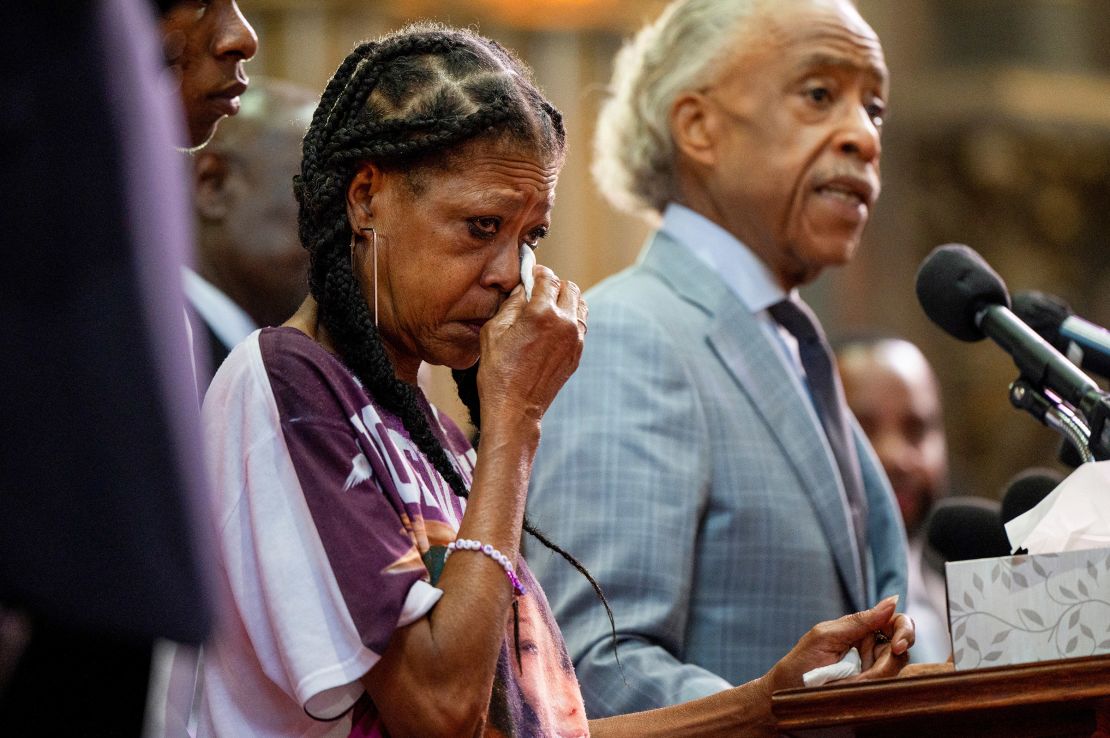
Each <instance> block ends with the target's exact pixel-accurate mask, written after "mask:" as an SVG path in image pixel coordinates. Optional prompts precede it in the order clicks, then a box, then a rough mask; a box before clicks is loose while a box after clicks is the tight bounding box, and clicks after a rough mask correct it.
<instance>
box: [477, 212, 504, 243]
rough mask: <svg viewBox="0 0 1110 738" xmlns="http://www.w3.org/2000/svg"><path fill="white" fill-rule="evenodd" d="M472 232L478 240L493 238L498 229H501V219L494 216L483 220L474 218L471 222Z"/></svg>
mask: <svg viewBox="0 0 1110 738" xmlns="http://www.w3.org/2000/svg"><path fill="white" fill-rule="evenodd" d="M469 227H470V232H471V233H472V234H473V235H474V236H476V237H478V238H493V237H494V236H496V235H497V229H498V228H500V227H501V219H500V218H495V217H493V216H492V215H487V216H483V217H481V218H472V219H471V220H470V221H469Z"/></svg>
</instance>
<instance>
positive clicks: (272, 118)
mask: <svg viewBox="0 0 1110 738" xmlns="http://www.w3.org/2000/svg"><path fill="white" fill-rule="evenodd" d="M316 99H317V96H316V95H315V94H314V93H313V92H312V91H311V90H308V89H307V88H304V87H301V86H299V85H295V84H293V83H290V82H284V81H281V80H276V79H264V78H262V79H260V78H256V79H254V80H253V81H252V82H251V86H250V89H248V90H247V91H246V92H245V93H243V95H242V97H241V103H240V109H239V114H238V115H236V116H235V117H233V118H230V119H228V120H226V121H224V122H223V123H222V124H221V125H220V128H219V131H218V132H217V133H216V135H215V136H213V137H212V139H211V140H210V141H209V142H208V143H207V145H205V146H204V148H202V149H201V150H199V151H197V152H196V154H194V156H193V173H194V177H195V191H194V196H193V203H194V210H195V212H196V228H197V251H196V254H197V256H196V271H193V270H192V269H186V270H185V272H184V279H185V295H186V297H187V298H188V300H189V303H190V305H191V306H192V308H193V312H194V316H191V317H195V318H196V320H194V322H193V336H194V340H195V341H196V344H197V349H198V350H200V351H202V352H207V353H208V354H209V357H208V358H209V359H210V362H211V366H212V369H213V371H214V370H215V369H217V368H218V367H219V366H220V364H221V363H222V362H223V360H224V358H225V357H226V356H227V354H228V352H229V351H230V350H231V349H232V348H233V347H234V346H235V345H236V344H237V343H239V342H240V341H242V340H243V339H244V338H246V337H247V336H248V335H249V334H250V333H251V331H253V330H255V329H256V328H258V327H259V326H266V325H280V324H281V323H282V322H283V321H285V320H286V319H288V318H289V316H291V315H292V314H293V313H294V312H296V310H297V307H298V306H299V305H300V304H301V302H303V301H304V298H305V295H306V294H307V293H308V282H307V280H306V278H305V274H306V271H307V269H308V252H306V251H305V250H304V249H303V248H301V243H300V240H299V239H298V238H297V202H296V200H294V199H293V193H292V192H291V190H290V185H289V183H290V182H291V181H292V178H293V175H294V174H295V173H296V172H297V170H298V168H299V166H300V161H301V152H300V147H301V139H302V138H303V137H304V132H305V131H306V130H307V129H308V124H309V121H310V120H311V118H312V111H313V109H314V108H315V107H316ZM206 363H207V362H206Z"/></svg>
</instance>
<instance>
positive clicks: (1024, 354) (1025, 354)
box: [916, 244, 1110, 459]
mask: <svg viewBox="0 0 1110 738" xmlns="http://www.w3.org/2000/svg"><path fill="white" fill-rule="evenodd" d="M916 290H917V299H918V301H919V302H920V303H921V307H922V308H923V309H924V310H925V314H926V315H928V316H929V318H930V319H931V320H932V321H933V322H934V323H936V324H937V325H939V326H940V327H941V328H943V329H944V330H945V331H947V332H948V333H950V334H951V335H953V336H954V337H956V338H958V339H960V340H961V341H979V340H982V339H983V338H984V337H990V339H991V340H992V341H994V342H995V343H997V344H998V345H999V346H1001V347H1002V348H1003V350H1005V351H1006V352H1007V353H1008V354H1010V357H1011V358H1012V359H1013V360H1014V364H1016V365H1017V367H1018V370H1019V371H1020V372H1021V376H1020V377H1019V379H1018V382H1015V385H1019V384H1021V383H1022V382H1027V383H1031V384H1032V385H1033V388H1034V389H1042V388H1043V389H1046V390H1051V391H1052V393H1054V394H1055V395H1058V396H1059V397H1060V398H1062V399H1063V400H1065V401H1066V402H1068V403H1070V404H1071V405H1073V406H1075V407H1076V408H1078V409H1079V411H1080V412H1081V413H1082V414H1083V416H1084V417H1085V418H1086V420H1087V423H1088V425H1089V426H1090V440H1089V444H1088V445H1089V446H1090V449H1091V452H1092V453H1093V454H1094V456H1095V458H1098V459H1106V458H1110V423H1107V419H1108V418H1110V400H1108V399H1107V396H1106V395H1104V394H1103V393H1102V392H1101V391H1100V390H1099V388H1098V385H1096V384H1095V383H1094V381H1093V380H1091V378H1090V377H1088V376H1087V375H1086V374H1084V373H1083V372H1081V371H1080V370H1079V369H1078V368H1077V367H1076V366H1075V365H1074V364H1072V363H1071V362H1070V361H1068V360H1067V359H1066V358H1064V356H1063V355H1061V354H1060V352H1059V351H1057V350H1056V349H1054V348H1053V347H1052V346H1050V345H1049V344H1048V342H1047V341H1045V340H1044V339H1043V338H1041V337H1040V336H1039V335H1037V333H1036V332H1035V331H1034V330H1033V329H1032V328H1030V327H1029V326H1028V325H1026V324H1025V323H1024V322H1022V320H1021V319H1020V318H1018V317H1017V316H1016V315H1014V313H1013V312H1012V311H1011V310H1010V294H1009V292H1008V291H1007V289H1006V283H1005V282H1003V281H1002V278H1001V277H1000V276H998V274H997V273H996V272H995V271H994V270H993V269H991V267H990V265H989V264H987V262H986V261H984V260H983V257H981V256H980V255H979V254H977V253H976V252H975V251H974V250H972V249H970V248H968V247H967V246H963V245H961V244H947V245H945V246H938V247H937V248H935V249H933V252H932V253H931V254H929V256H928V257H926V259H925V261H924V262H922V264H921V268H920V269H919V270H918V272H917V285H916ZM1033 394H1036V393H1033ZM1029 395H1030V393H1028V392H1024V391H1022V392H1018V393H1012V394H1011V398H1012V399H1014V402H1015V404H1018V402H1019V399H1027V398H1028V397H1029ZM1015 398H1016V399H1015ZM1019 406H1020V407H1024V408H1026V409H1029V410H1030V411H1031V412H1033V413H1034V414H1035V415H1036V416H1037V417H1038V418H1039V419H1042V420H1043V417H1044V415H1045V407H1044V406H1043V405H1041V406H1038V405H1036V403H1030V404H1020V405H1019Z"/></svg>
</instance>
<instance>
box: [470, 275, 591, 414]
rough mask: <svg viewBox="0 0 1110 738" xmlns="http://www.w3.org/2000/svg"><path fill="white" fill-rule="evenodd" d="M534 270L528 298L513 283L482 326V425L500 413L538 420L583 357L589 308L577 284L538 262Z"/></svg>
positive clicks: (480, 395)
mask: <svg viewBox="0 0 1110 738" xmlns="http://www.w3.org/2000/svg"><path fill="white" fill-rule="evenodd" d="M533 273H534V274H535V287H534V288H533V292H532V299H531V300H530V301H528V302H525V300H524V290H523V288H521V287H520V286H518V287H517V288H516V289H514V290H513V291H512V293H511V294H510V295H509V297H508V299H506V300H505V302H504V303H502V305H501V309H500V310H499V311H498V312H497V314H496V315H495V316H493V319H492V320H490V321H489V322H488V323H486V325H485V326H484V327H483V328H482V336H481V357H482V363H481V365H480V366H479V369H478V395H479V398H480V399H481V403H482V424H483V426H486V424H487V421H489V420H493V419H494V418H495V417H497V416H498V414H499V413H504V412H507V413H524V414H525V415H526V417H527V418H528V419H530V420H532V421H538V420H539V419H540V418H541V417H542V416H543V414H544V412H545V411H546V410H547V408H548V406H549V405H550V404H551V402H552V400H554V399H555V395H556V393H557V392H558V391H559V389H560V388H561V387H562V386H563V383H565V382H566V380H567V378H569V377H570V375H571V374H573V373H574V370H575V369H577V368H578V360H579V358H580V357H581V356H582V346H583V342H584V339H585V335H586V316H587V313H588V308H587V307H586V301H585V300H584V299H582V296H581V293H580V291H579V289H578V285H576V284H575V283H574V282H571V281H564V280H560V279H559V278H558V277H557V276H555V273H554V272H552V271H551V270H550V269H548V268H547V267H545V266H542V265H537V266H536V267H535V270H534V272H533ZM483 430H485V428H483Z"/></svg>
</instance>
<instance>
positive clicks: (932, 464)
mask: <svg viewBox="0 0 1110 738" xmlns="http://www.w3.org/2000/svg"><path fill="white" fill-rule="evenodd" d="M836 356H837V365H838V366H839V368H840V376H841V379H842V380H843V382H844V394H845V396H846V397H847V400H848V406H849V407H850V408H851V409H852V413H853V414H854V415H855V416H856V418H857V419H858V420H859V424H860V426H861V427H862V428H863V431H864V433H866V434H867V437H868V438H869V439H870V441H871V445H872V446H873V447H874V449H875V453H876V455H877V456H878V457H879V462H880V463H881V464H882V465H883V469H885V470H886V473H887V476H888V477H889V478H890V484H891V486H892V487H893V488H894V496H895V498H896V499H897V500H898V508H899V510H900V511H901V513H902V521H903V522H904V523H905V525H906V533H907V534H908V536H909V596H908V599H907V601H906V613H907V614H908V615H910V616H911V617H912V618H913V619H914V623H915V624H916V626H917V642H916V645H915V646H914V649H913V654H912V658H913V661H914V662H917V663H929V662H940V661H945V660H947V659H948V655H949V653H950V652H951V650H952V649H951V645H952V644H951V640H950V639H949V637H948V611H947V602H946V595H945V588H944V572H943V571H937V570H936V569H935V568H933V566H931V565H930V564H929V562H928V561H927V560H926V557H923V556H922V553H923V550H924V548H925V546H926V535H925V534H926V531H925V520H926V517H927V516H928V513H929V510H930V509H931V508H932V507H933V504H934V503H936V502H937V500H940V499H942V498H944V497H947V496H948V494H949V481H948V444H947V442H946V440H945V435H944V418H943V413H942V410H941V400H940V385H939V384H938V383H937V378H936V374H935V373H934V372H933V368H932V366H930V365H929V361H928V359H926V358H925V355H924V354H922V353H921V350H920V349H918V348H917V346H915V345H913V344H912V343H910V342H909V341H905V340H902V339H900V338H874V339H856V340H848V341H845V342H843V343H839V344H838V345H837V348H836Z"/></svg>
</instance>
